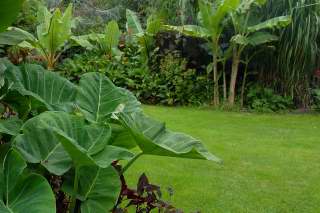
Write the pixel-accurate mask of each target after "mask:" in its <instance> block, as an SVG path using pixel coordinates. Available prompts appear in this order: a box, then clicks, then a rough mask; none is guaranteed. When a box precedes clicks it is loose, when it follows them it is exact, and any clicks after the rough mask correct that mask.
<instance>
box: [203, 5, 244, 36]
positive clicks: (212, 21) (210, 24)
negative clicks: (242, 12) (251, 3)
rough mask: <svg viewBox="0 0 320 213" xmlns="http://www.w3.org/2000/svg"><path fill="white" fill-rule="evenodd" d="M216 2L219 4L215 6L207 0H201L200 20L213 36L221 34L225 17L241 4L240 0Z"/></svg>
mask: <svg viewBox="0 0 320 213" xmlns="http://www.w3.org/2000/svg"><path fill="white" fill-rule="evenodd" d="M216 4H217V6H213V5H212V4H211V3H209V2H207V1H203V0H200V1H199V21H200V23H201V25H202V27H204V28H206V29H207V31H208V32H210V34H211V36H212V37H217V36H219V34H220V33H221V32H222V30H223V27H224V24H223V21H224V19H225V17H226V16H227V14H228V13H230V12H232V11H234V10H235V9H236V8H237V7H238V6H239V4H240V0H224V1H219V2H216ZM214 8H215V9H214Z"/></svg>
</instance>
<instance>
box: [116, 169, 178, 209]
mask: <svg viewBox="0 0 320 213" xmlns="http://www.w3.org/2000/svg"><path fill="white" fill-rule="evenodd" d="M114 166H115V168H116V169H117V170H118V171H119V173H120V179H121V193H120V197H119V199H118V202H117V204H116V206H115V208H114V210H113V212H114V213H126V212H129V211H130V209H135V210H136V212H137V213H144V212H145V213H150V212H151V211H152V210H158V212H166V213H182V211H181V210H179V209H176V208H175V207H173V206H172V205H171V204H169V203H167V202H165V201H163V200H162V199H161V198H162V192H161V189H160V186H157V185H154V184H151V183H150V182H149V179H148V177H147V176H146V175H145V174H144V173H143V174H142V175H141V176H140V178H139V181H138V184H137V188H136V189H131V188H129V187H128V185H127V183H126V180H125V177H124V175H123V174H121V171H122V169H121V166H120V165H114Z"/></svg>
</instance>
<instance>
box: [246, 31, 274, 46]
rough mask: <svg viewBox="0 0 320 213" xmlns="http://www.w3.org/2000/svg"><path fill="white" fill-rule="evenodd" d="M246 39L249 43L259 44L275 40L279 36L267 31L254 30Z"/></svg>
mask: <svg viewBox="0 0 320 213" xmlns="http://www.w3.org/2000/svg"><path fill="white" fill-rule="evenodd" d="M247 39H248V42H249V43H250V45H252V46H257V45H260V44H265V43H268V42H272V41H277V40H278V39H279V38H278V36H275V35H272V34H271V33H268V32H256V33H254V34H252V35H250V36H249V37H248V38H247Z"/></svg>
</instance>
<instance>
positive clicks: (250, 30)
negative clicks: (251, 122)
mask: <svg viewBox="0 0 320 213" xmlns="http://www.w3.org/2000/svg"><path fill="white" fill-rule="evenodd" d="M265 2H266V1H264V0H250V1H248V0H242V1H241V4H240V5H239V7H238V8H237V9H236V10H235V11H233V12H232V13H231V19H232V24H233V27H234V36H233V37H232V38H231V43H232V51H233V56H232V57H233V58H232V71H231V77H230V88H229V97H228V102H229V105H230V106H233V105H234V102H235V93H236V83H237V78H238V71H239V63H240V60H241V54H242V52H243V50H244V49H245V48H246V47H247V46H249V45H251V46H257V45H261V44H265V43H268V42H272V41H276V40H278V37H277V36H275V35H274V34H272V33H270V32H268V31H267V30H273V29H279V28H283V27H286V26H288V25H289V24H290V23H291V17H290V16H279V17H274V18H271V19H268V20H260V19H259V18H258V17H257V16H256V15H255V13H254V9H255V7H260V6H262V5H263V4H265Z"/></svg>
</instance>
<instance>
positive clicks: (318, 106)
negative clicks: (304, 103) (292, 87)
mask: <svg viewBox="0 0 320 213" xmlns="http://www.w3.org/2000/svg"><path fill="white" fill-rule="evenodd" d="M312 95H313V106H312V108H313V109H315V110H316V111H320V89H314V90H313V92H312Z"/></svg>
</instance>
